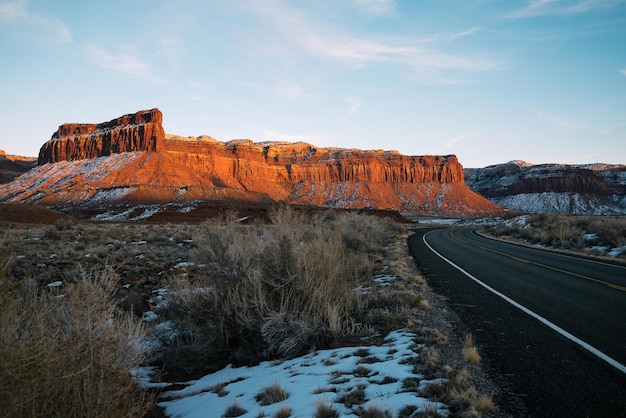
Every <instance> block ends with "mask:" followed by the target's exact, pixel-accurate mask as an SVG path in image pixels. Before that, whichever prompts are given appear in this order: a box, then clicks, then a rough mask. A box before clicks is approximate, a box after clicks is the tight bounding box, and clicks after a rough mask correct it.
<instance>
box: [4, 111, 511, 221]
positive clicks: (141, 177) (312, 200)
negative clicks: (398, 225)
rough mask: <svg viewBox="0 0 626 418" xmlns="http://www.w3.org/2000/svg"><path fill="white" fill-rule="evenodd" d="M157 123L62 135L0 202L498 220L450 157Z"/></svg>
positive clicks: (144, 117) (141, 121)
mask: <svg viewBox="0 0 626 418" xmlns="http://www.w3.org/2000/svg"><path fill="white" fill-rule="evenodd" d="M161 123H162V115H161V112H160V111H159V110H158V109H152V110H148V111H140V112H137V113H135V114H130V115H124V116H122V117H120V118H117V119H114V120H112V121H110V122H105V123H100V124H64V125H61V126H60V127H59V129H58V130H57V132H55V133H54V134H53V136H52V139H50V141H48V142H46V143H45V144H44V145H43V146H42V148H41V151H40V153H39V166H38V167H36V168H35V169H33V170H31V171H30V172H28V173H26V174H25V175H23V176H21V177H20V178H18V179H17V180H16V181H14V182H13V183H10V184H8V185H5V186H3V187H2V188H0V199H1V200H4V201H11V202H27V203H38V204H45V205H50V206H63V205H68V204H71V205H81V206H83V207H89V206H102V205H110V204H118V203H122V202H126V203H167V202H180V201H190V200H205V201H206V200H221V201H224V200H228V199H237V200H248V201H288V202H292V203H299V204H309V205H316V206H325V207H338V208H375V209H389V210H397V211H400V212H403V213H406V214H412V215H454V216H459V215H470V216H474V215H485V214H497V213H500V210H501V209H500V208H499V207H498V206H497V205H495V204H494V203H492V202H490V201H488V200H487V199H485V198H483V197H481V196H480V195H478V194H476V193H474V192H472V191H471V190H470V189H469V187H467V185H465V183H464V174H463V167H462V166H461V164H460V163H459V162H458V160H457V158H456V156H454V155H446V156H405V155H401V154H399V153H398V152H396V151H382V150H376V151H363V150H358V149H340V148H318V147H315V146H314V145H311V144H306V143H302V142H298V143H287V142H260V143H254V142H253V141H251V140H233V141H229V142H221V141H218V140H216V139H214V138H211V137H209V136H202V137H199V138H195V137H188V138H183V137H179V136H175V135H168V134H165V133H164V131H163V127H162V125H161Z"/></svg>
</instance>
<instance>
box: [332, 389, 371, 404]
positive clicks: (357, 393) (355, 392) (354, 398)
mask: <svg viewBox="0 0 626 418" xmlns="http://www.w3.org/2000/svg"><path fill="white" fill-rule="evenodd" d="M366 400H367V399H365V386H363V385H358V386H357V387H356V388H354V389H352V390H351V391H350V392H348V393H345V394H343V395H341V396H340V397H339V398H338V399H337V402H339V403H342V404H344V405H345V406H346V407H348V408H352V407H353V406H354V405H360V404H362V403H365V401H366Z"/></svg>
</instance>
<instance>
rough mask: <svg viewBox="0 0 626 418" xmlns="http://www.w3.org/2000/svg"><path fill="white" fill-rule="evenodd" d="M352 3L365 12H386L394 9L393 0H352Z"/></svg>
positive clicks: (394, 3)
mask: <svg viewBox="0 0 626 418" xmlns="http://www.w3.org/2000/svg"><path fill="white" fill-rule="evenodd" d="M352 4H353V5H354V6H355V7H357V8H358V9H359V10H361V11H362V12H363V13H365V14H373V15H380V14H388V13H391V12H393V11H395V10H396V6H397V5H396V2H395V0H352Z"/></svg>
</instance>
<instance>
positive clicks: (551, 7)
mask: <svg viewBox="0 0 626 418" xmlns="http://www.w3.org/2000/svg"><path fill="white" fill-rule="evenodd" d="M622 3H624V0H530V1H529V2H528V4H527V5H526V6H524V7H522V8H520V9H517V10H515V11H513V12H511V13H509V14H508V15H507V17H508V18H512V19H520V18H527V17H536V16H548V15H575V14H580V13H586V12H589V11H593V10H599V9H611V8H613V7H615V6H617V5H619V4H622Z"/></svg>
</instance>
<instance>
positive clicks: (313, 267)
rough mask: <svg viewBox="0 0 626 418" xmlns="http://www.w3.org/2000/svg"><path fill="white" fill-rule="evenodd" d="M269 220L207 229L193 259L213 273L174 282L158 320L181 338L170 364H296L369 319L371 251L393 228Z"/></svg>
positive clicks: (376, 223)
mask: <svg viewBox="0 0 626 418" xmlns="http://www.w3.org/2000/svg"><path fill="white" fill-rule="evenodd" d="M268 217H269V218H270V219H271V221H272V223H270V224H267V225H257V224H255V225H248V226H243V225H234V224H232V223H230V224H225V223H217V224H216V223H211V224H208V223H207V224H206V225H204V226H203V227H204V230H203V232H202V233H201V234H200V235H201V236H199V237H197V238H196V242H197V248H196V249H195V250H194V253H193V256H195V257H196V259H195V260H194V261H195V262H196V263H201V264H203V265H207V266H210V270H211V273H210V274H208V275H207V276H206V277H203V278H201V279H200V280H196V281H191V282H183V281H180V280H175V281H174V282H173V283H171V285H170V287H171V291H170V292H169V296H168V300H167V309H165V310H164V311H163V312H162V313H161V314H162V316H163V317H164V318H165V319H167V320H171V321H173V323H174V324H175V328H176V329H179V330H183V332H182V333H180V334H179V335H178V338H177V340H176V341H174V343H173V344H170V345H169V346H168V347H167V348H166V350H165V351H166V353H165V354H166V356H167V358H168V359H169V360H168V361H169V362H170V364H171V365H176V366H175V367H177V368H183V369H186V370H189V369H195V368H197V367H206V364H207V363H211V362H215V361H216V360H219V359H223V360H224V359H226V358H227V359H228V361H232V362H235V363H237V362H243V363H246V362H251V361H256V360H258V359H259V358H260V357H271V356H274V355H279V356H287V357H290V356H295V355H298V354H301V353H303V352H305V351H307V350H309V349H310V348H312V347H320V346H328V345H331V344H333V343H334V342H336V341H338V340H339V339H341V338H342V337H344V336H346V335H348V334H350V333H352V332H353V330H354V324H355V322H356V320H355V318H357V317H358V316H360V315H362V316H364V314H363V313H362V312H361V311H362V310H363V309H365V308H366V307H367V306H368V303H367V301H366V299H367V296H365V295H363V294H360V293H358V292H356V291H355V289H356V288H357V287H358V286H359V283H361V282H365V281H368V280H371V279H372V274H373V273H372V272H373V261H374V260H375V259H377V258H379V257H380V255H378V256H375V255H374V253H375V252H376V250H377V249H378V250H380V248H381V247H382V246H381V242H385V241H386V240H389V239H390V237H391V236H392V234H393V232H394V228H393V227H392V225H394V224H393V223H391V222H387V221H385V220H380V219H376V218H373V217H369V216H362V215H358V214H353V213H335V212H320V213H317V214H306V215H305V214H302V213H300V212H296V211H294V210H293V209H291V208H289V207H287V206H280V207H278V208H276V209H274V210H272V211H270V212H269V214H268ZM198 289H205V290H204V291H199V290H198Z"/></svg>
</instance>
